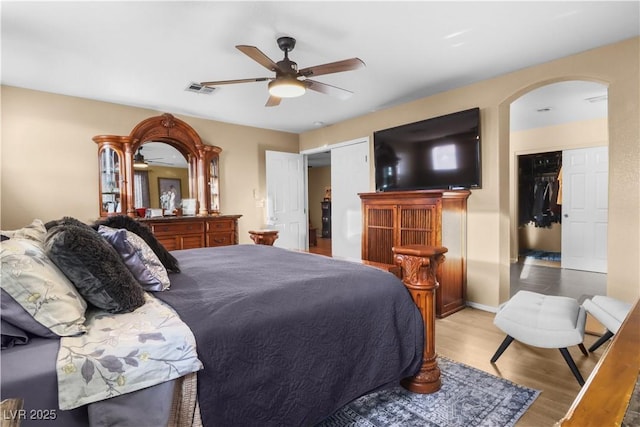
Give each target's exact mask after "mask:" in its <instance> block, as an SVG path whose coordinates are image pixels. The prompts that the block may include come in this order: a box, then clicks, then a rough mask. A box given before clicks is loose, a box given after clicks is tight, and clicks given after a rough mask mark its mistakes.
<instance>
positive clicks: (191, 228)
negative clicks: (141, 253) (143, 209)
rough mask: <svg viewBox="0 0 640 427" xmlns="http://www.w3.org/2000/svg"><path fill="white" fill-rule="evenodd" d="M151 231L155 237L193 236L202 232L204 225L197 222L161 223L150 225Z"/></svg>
mask: <svg viewBox="0 0 640 427" xmlns="http://www.w3.org/2000/svg"><path fill="white" fill-rule="evenodd" d="M151 230H152V231H153V234H155V235H156V236H175V235H176V234H195V233H203V232H204V223H202V222H200V221H198V222H176V223H170V222H161V223H159V224H151Z"/></svg>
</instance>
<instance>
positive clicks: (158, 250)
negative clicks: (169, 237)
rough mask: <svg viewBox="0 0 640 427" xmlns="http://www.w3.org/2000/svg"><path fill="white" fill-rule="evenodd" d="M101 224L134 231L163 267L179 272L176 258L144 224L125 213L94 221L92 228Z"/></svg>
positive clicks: (96, 227)
mask: <svg viewBox="0 0 640 427" xmlns="http://www.w3.org/2000/svg"><path fill="white" fill-rule="evenodd" d="M101 225H105V226H107V227H111V228H125V229H127V230H129V231H131V232H132V233H135V234H137V235H138V236H140V237H142V239H143V240H144V241H145V242H146V243H147V245H149V247H150V248H151V250H152V251H153V253H155V254H156V256H157V257H158V259H160V262H161V263H162V265H164V268H166V269H167V270H169V271H173V272H175V273H180V265H178V260H177V259H175V257H174V256H173V255H171V254H170V253H169V251H168V250H166V249H165V247H164V246H162V244H161V243H160V242H158V239H156V236H154V235H153V232H152V231H151V229H150V228H149V227H147V226H146V225H145V224H143V223H141V222H138V221H136V220H135V219H133V218H130V217H128V216H126V215H114V216H110V217H107V218H105V219H101V220H98V221H96V222H95V223H94V224H93V228H94V229H95V230H97V229H98V228H99V227H100V226H101Z"/></svg>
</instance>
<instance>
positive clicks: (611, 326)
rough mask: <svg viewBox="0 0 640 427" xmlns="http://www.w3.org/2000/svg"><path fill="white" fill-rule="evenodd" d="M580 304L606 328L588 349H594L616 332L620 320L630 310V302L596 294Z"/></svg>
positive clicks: (620, 322) (622, 320)
mask: <svg viewBox="0 0 640 427" xmlns="http://www.w3.org/2000/svg"><path fill="white" fill-rule="evenodd" d="M582 306H583V307H584V309H585V310H586V311H587V313H589V314H590V315H592V316H593V317H594V318H595V319H596V320H597V321H598V322H600V323H602V324H603V325H604V327H605V328H607V330H606V331H605V333H604V335H602V337H600V339H599V340H598V341H596V342H595V343H593V345H592V346H591V347H589V351H596V350H597V349H598V347H600V346H601V345H602V344H604V343H605V342H607V341H608V340H609V338H611V337H613V336H614V335H615V334H616V333H618V329H620V326H621V325H622V322H624V319H625V318H626V317H627V314H629V311H631V304H629V303H626V302H624V301H619V300H617V299H615V298H611V297H605V296H602V295H596V296H595V297H593V298H591V299H588V300H585V301H584V302H583V303H582Z"/></svg>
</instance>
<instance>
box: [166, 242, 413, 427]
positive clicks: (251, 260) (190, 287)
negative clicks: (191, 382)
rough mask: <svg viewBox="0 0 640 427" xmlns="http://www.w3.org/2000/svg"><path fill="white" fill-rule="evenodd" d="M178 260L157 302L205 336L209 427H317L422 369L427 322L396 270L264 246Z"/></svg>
mask: <svg viewBox="0 0 640 427" xmlns="http://www.w3.org/2000/svg"><path fill="white" fill-rule="evenodd" d="M173 255H174V256H175V257H176V258H177V259H178V260H179V262H180V267H181V270H182V272H181V273H179V274H173V275H171V276H170V279H171V289H170V290H169V291H165V292H159V293H156V294H155V295H156V296H157V297H158V298H160V299H162V300H163V301H165V302H167V303H169V304H170V305H171V306H172V307H173V308H174V309H175V310H176V311H177V312H178V314H179V315H180V317H181V318H182V320H183V321H184V322H186V323H187V324H188V325H189V327H190V328H191V329H192V330H193V333H194V335H195V337H196V341H197V346H198V355H199V358H200V360H201V361H202V362H203V364H204V370H202V371H200V372H199V373H198V399H199V402H200V409H201V413H202V419H203V423H204V425H205V427H225V426H288V427H289V426H291V427H293V426H312V425H314V424H316V423H318V422H320V421H321V420H322V419H323V418H325V417H327V416H329V415H330V414H331V413H332V412H334V411H335V410H337V409H338V408H340V407H342V406H343V405H345V404H346V403H348V402H350V401H351V400H353V399H355V398H357V397H359V396H361V395H363V394H366V393H368V392H370V391H372V390H375V389H379V388H382V387H387V386H391V385H396V384H397V383H398V381H399V380H400V379H402V378H404V377H407V376H411V375H413V374H415V373H416V372H417V370H418V369H419V366H420V363H421V359H422V349H423V344H424V329H423V322H422V318H421V316H420V313H419V311H418V309H417V308H416V306H415V304H414V303H413V301H412V299H411V296H410V295H409V292H408V291H407V290H406V289H405V287H404V286H403V284H402V283H401V282H400V280H398V279H397V278H396V277H395V276H393V275H392V274H390V273H386V272H384V271H381V270H378V269H375V268H373V267H368V266H364V265H361V264H357V263H352V262H347V261H339V260H335V259H331V258H327V257H323V256H319V255H312V254H307V253H300V252H293V251H287V250H284V249H280V248H277V247H272V246H263V245H237V246H226V247H220V248H202V249H190V250H184V251H175V252H173Z"/></svg>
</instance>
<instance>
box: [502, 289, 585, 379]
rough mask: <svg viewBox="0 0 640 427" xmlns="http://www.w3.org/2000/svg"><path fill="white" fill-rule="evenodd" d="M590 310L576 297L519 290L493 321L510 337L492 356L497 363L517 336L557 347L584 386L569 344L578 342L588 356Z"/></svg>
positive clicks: (548, 346) (527, 341)
mask: <svg viewBox="0 0 640 427" xmlns="http://www.w3.org/2000/svg"><path fill="white" fill-rule="evenodd" d="M585 321H586V313H585V310H584V308H583V307H582V306H580V305H579V304H578V301H576V300H575V299H573V298H568V297H559V296H549V295H542V294H538V293H536V292H530V291H519V292H518V293H516V294H515V295H514V296H513V297H512V298H511V299H510V300H509V301H507V302H505V303H504V304H502V305H501V306H500V308H499V309H498V313H497V314H496V317H495V319H494V320H493V323H494V324H495V325H496V326H497V327H498V328H500V329H501V330H502V331H504V332H505V333H506V334H507V336H506V338H505V339H504V341H503V342H502V344H500V347H499V348H498V350H497V351H496V353H495V354H494V355H493V357H492V358H491V363H495V362H496V361H497V360H498V358H499V357H500V356H501V355H502V353H503V352H504V351H505V350H506V349H507V347H509V344H511V342H512V341H513V340H514V339H515V340H518V341H520V342H521V343H524V344H527V345H531V346H534V347H542V348H557V349H559V350H560V353H562V357H564V360H565V361H566V362H567V364H568V365H569V368H571V372H572V373H573V375H574V376H575V377H576V379H577V380H578V383H580V385H584V379H583V378H582V375H581V374H580V371H579V370H578V367H577V366H576V364H575V362H574V361H573V359H572V358H571V354H569V351H568V350H567V347H569V346H572V345H578V346H579V347H580V350H581V351H582V353H583V354H584V355H585V356H588V355H589V353H587V349H586V348H584V345H583V343H582V341H583V340H584V325H585Z"/></svg>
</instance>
